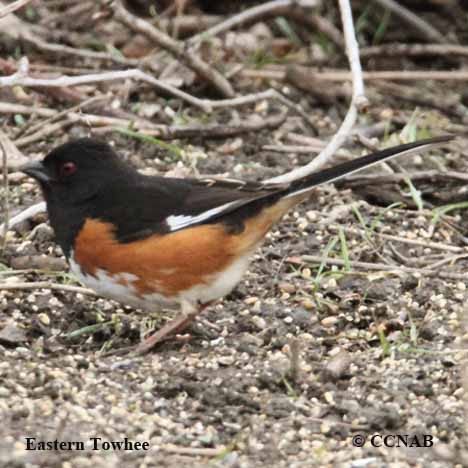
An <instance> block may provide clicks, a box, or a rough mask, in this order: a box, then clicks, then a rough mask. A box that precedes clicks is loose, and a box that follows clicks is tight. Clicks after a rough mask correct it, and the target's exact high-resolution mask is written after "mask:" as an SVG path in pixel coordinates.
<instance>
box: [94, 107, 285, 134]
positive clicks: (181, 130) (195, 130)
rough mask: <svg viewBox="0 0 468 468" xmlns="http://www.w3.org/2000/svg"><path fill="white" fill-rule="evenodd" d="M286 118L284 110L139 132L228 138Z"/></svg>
mask: <svg viewBox="0 0 468 468" xmlns="http://www.w3.org/2000/svg"><path fill="white" fill-rule="evenodd" d="M285 120H286V112H282V113H279V114H278V115H274V116H272V117H270V118H265V119H262V120H260V121H254V122H249V121H242V123H239V124H234V125H220V124H213V125H183V126H182V125H180V126H178V125H173V126H171V125H167V126H166V125H158V126H157V127H155V128H148V129H142V130H141V133H142V134H146V135H149V136H153V137H157V138H162V139H167V140H169V139H175V138H200V137H202V138H229V137H233V136H236V135H240V134H242V133H247V132H255V131H258V130H261V129H265V128H270V129H273V128H277V127H279V126H280V125H281V124H282V123H283V122H284V121H285ZM115 131H119V128H117V127H115V126H109V127H101V128H98V129H95V133H98V134H101V133H108V132H115Z"/></svg>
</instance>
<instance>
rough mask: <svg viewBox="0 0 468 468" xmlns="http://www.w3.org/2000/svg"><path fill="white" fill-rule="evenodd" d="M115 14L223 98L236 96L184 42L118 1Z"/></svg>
mask: <svg viewBox="0 0 468 468" xmlns="http://www.w3.org/2000/svg"><path fill="white" fill-rule="evenodd" d="M114 12H115V16H116V18H117V19H118V20H119V21H121V22H122V23H124V24H125V25H126V26H128V27H129V28H130V29H132V30H133V31H135V32H138V33H140V34H143V35H144V36H146V37H148V38H149V39H151V40H152V41H153V42H155V43H156V44H157V45H158V46H159V47H161V48H163V49H164V50H167V51H168V52H170V53H171V54H173V55H174V56H175V57H176V58H177V59H179V60H181V61H182V62H183V63H184V64H185V65H187V66H188V67H189V68H191V69H192V70H193V71H194V72H195V73H197V74H198V75H199V76H200V77H202V78H204V79H205V80H206V81H207V82H209V83H211V84H212V85H213V86H214V87H215V88H216V89H217V90H218V91H219V92H220V93H221V94H222V95H223V96H225V97H232V96H234V90H233V88H232V86H231V84H230V83H229V81H227V80H226V79H225V78H224V77H223V76H222V75H221V73H219V72H218V71H217V70H216V69H214V68H213V67H211V66H210V65H208V64H207V63H206V62H204V61H203V60H202V59H201V58H200V57H198V56H197V55H196V54H193V53H189V52H188V51H187V50H185V47H184V44H183V43H182V42H179V41H176V40H175V39H172V38H171V37H170V36H168V35H167V34H165V33H163V32H162V31H159V30H158V29H156V28H155V27H154V26H153V25H152V24H150V23H148V21H145V20H143V19H141V18H138V17H137V16H135V15H133V14H131V13H130V12H129V11H128V10H126V9H125V8H124V7H123V5H122V4H121V3H120V1H118V0H117V1H116V2H115V3H114Z"/></svg>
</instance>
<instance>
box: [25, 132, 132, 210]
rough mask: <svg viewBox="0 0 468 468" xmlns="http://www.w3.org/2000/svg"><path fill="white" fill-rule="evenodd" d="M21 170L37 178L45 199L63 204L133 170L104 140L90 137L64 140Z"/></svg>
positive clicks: (86, 196) (76, 200) (84, 197)
mask: <svg viewBox="0 0 468 468" xmlns="http://www.w3.org/2000/svg"><path fill="white" fill-rule="evenodd" d="M21 170H22V171H23V172H25V173H26V174H28V175H29V176H31V177H33V178H34V179H36V180H37V181H38V182H39V184H40V185H41V188H42V191H43V192H44V196H45V198H46V201H47V202H51V201H53V200H54V199H57V200H60V201H61V203H62V204H66V205H75V204H81V203H83V202H86V201H87V200H89V199H91V198H93V197H94V196H96V194H97V193H98V192H99V191H100V190H103V189H105V188H106V187H107V186H108V185H109V184H110V183H114V184H115V183H118V180H119V179H121V178H126V177H128V175H129V173H133V172H135V171H134V169H132V168H131V167H130V166H128V165H127V164H125V163H124V162H123V161H121V160H120V159H119V157H118V156H117V155H116V154H115V153H114V151H113V150H112V148H111V147H110V146H109V145H108V144H107V143H104V142H102V141H99V140H94V139H92V138H81V139H79V140H74V141H70V142H68V143H65V144H64V145H61V146H59V147H57V148H55V149H54V150H53V151H51V152H50V153H49V154H48V155H47V156H46V157H45V158H44V159H43V160H42V161H40V162H31V163H28V164H26V165H24V166H23V167H22V168H21Z"/></svg>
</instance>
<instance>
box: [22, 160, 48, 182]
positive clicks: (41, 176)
mask: <svg viewBox="0 0 468 468" xmlns="http://www.w3.org/2000/svg"><path fill="white" fill-rule="evenodd" d="M19 170H20V171H21V172H24V173H25V174H27V175H28V176H30V177H32V178H33V179H36V180H38V181H39V182H44V183H48V182H50V181H51V180H52V178H51V177H50V175H49V173H48V171H47V168H46V167H45V166H44V164H42V162H41V161H31V162H28V163H26V164H24V165H23V166H21V167H20V168H19Z"/></svg>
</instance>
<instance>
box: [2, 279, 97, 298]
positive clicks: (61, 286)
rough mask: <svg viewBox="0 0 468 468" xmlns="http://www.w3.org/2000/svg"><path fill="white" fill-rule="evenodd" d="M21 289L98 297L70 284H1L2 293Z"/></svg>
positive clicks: (36, 282)
mask: <svg viewBox="0 0 468 468" xmlns="http://www.w3.org/2000/svg"><path fill="white" fill-rule="evenodd" d="M21 289H55V290H59V291H67V292H74V293H81V294H86V295H87V296H96V295H97V294H96V293H95V292H94V291H93V290H92V289H88V288H83V287H81V286H71V285H68V284H59V283H49V282H48V281H35V282H31V283H26V282H24V283H23V282H18V283H0V290H1V291H11V290H21Z"/></svg>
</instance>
